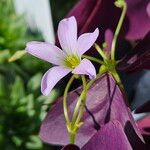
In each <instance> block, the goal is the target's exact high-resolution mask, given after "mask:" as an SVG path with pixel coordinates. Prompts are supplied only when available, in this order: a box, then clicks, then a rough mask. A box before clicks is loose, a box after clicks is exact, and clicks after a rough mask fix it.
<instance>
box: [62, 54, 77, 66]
mask: <svg viewBox="0 0 150 150" xmlns="http://www.w3.org/2000/svg"><path fill="white" fill-rule="evenodd" d="M64 62H65V66H67V67H69V68H71V69H74V68H75V67H76V66H78V65H79V64H80V58H79V57H78V56H77V55H68V56H67V57H66V58H65V60H64Z"/></svg>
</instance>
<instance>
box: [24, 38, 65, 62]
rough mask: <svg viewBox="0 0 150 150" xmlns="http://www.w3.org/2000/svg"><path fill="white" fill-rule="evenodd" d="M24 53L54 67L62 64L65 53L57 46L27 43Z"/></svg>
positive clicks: (34, 42)
mask: <svg viewBox="0 0 150 150" xmlns="http://www.w3.org/2000/svg"><path fill="white" fill-rule="evenodd" d="M26 51H27V52H28V53H30V54H31V55H33V56H35V57H38V58H40V59H43V60H45V61H48V62H50V63H52V64H55V65H60V64H62V61H63V58H64V56H65V53H64V52H63V51H62V50H61V49H59V48H58V47H57V46H55V45H52V44H50V43H46V42H36V41H33V42H29V43H27V45H26Z"/></svg>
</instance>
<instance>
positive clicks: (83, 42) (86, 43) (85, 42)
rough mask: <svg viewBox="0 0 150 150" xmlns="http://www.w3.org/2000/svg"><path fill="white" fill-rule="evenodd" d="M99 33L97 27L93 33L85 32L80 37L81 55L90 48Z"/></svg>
mask: <svg viewBox="0 0 150 150" xmlns="http://www.w3.org/2000/svg"><path fill="white" fill-rule="evenodd" d="M98 35H99V30H98V28H96V29H95V31H94V32H93V33H85V34H82V35H81V36H80V37H79V38H78V41H77V47H78V51H79V54H80V55H82V54H84V53H85V52H86V51H87V50H89V49H90V47H91V46H92V45H93V44H94V42H95V41H96V39H97V37H98Z"/></svg>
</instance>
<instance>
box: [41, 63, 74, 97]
mask: <svg viewBox="0 0 150 150" xmlns="http://www.w3.org/2000/svg"><path fill="white" fill-rule="evenodd" d="M69 72H71V70H70V69H68V68H64V67H62V66H56V67H53V68H51V69H49V70H48V71H47V72H46V73H45V74H44V76H43V78H42V81H41V91H42V94H43V95H45V96H46V95H48V94H49V93H50V91H51V90H52V89H53V87H54V86H55V85H56V83H57V82H58V81H59V80H60V79H62V78H63V77H64V76H66V75H67V74H68V73H69Z"/></svg>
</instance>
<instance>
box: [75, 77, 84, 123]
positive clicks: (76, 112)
mask: <svg viewBox="0 0 150 150" xmlns="http://www.w3.org/2000/svg"><path fill="white" fill-rule="evenodd" d="M81 77H82V82H83V91H82V93H81V95H80V97H79V99H78V102H77V104H76V107H75V109H74V113H73V117H72V124H75V122H76V119H77V115H78V112H79V109H80V106H81V104H82V100H83V99H84V98H85V95H86V90H85V89H86V79H85V77H84V76H81Z"/></svg>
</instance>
